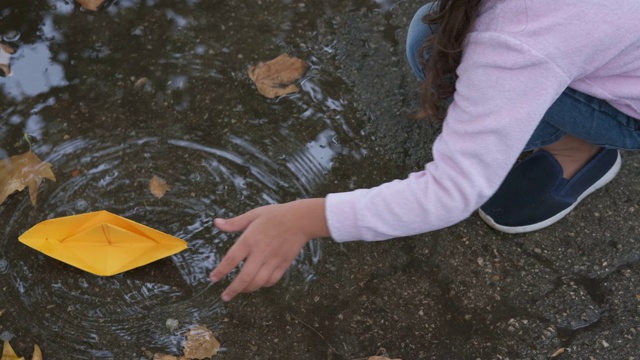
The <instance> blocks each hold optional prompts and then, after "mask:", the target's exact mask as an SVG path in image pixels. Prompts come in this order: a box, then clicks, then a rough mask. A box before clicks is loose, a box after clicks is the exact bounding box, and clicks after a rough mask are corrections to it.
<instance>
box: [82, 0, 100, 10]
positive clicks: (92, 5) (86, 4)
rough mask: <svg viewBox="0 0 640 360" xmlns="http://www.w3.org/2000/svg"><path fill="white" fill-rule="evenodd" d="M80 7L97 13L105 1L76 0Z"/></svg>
mask: <svg viewBox="0 0 640 360" xmlns="http://www.w3.org/2000/svg"><path fill="white" fill-rule="evenodd" d="M76 1H77V2H78V4H80V6H82V7H83V8H85V9H87V10H92V11H97V10H98V9H99V8H100V5H102V3H104V2H105V0H76Z"/></svg>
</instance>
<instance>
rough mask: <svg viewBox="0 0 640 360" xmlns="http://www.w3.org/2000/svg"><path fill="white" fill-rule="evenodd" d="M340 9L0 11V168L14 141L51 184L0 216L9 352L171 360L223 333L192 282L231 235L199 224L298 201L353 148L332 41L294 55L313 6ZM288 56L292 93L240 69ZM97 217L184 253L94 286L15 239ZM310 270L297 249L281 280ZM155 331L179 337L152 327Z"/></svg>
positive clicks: (311, 22)
mask: <svg viewBox="0 0 640 360" xmlns="http://www.w3.org/2000/svg"><path fill="white" fill-rule="evenodd" d="M267 3H268V4H267ZM342 3H343V2H340V1H335V2H331V4H329V5H330V6H329V5H327V4H317V5H313V4H310V3H309V4H304V5H305V6H300V5H299V4H296V3H293V2H290V1H269V2H266V3H264V2H263V3H262V4H259V6H258V5H256V4H248V3H246V2H244V3H243V2H238V1H230V2H222V1H213V0H212V1H196V0H192V1H183V2H172V1H163V0H141V1H135V0H121V1H117V2H112V3H111V6H109V7H107V8H106V9H105V10H103V11H101V12H98V13H91V12H88V11H82V10H80V9H78V7H77V6H76V5H75V4H74V3H73V2H70V1H69V2H61V1H57V0H49V1H42V0H40V1H33V2H31V1H29V2H23V1H10V2H6V3H3V4H2V5H0V17H1V20H2V21H1V22H0V32H2V33H3V34H5V40H4V41H5V42H13V43H15V44H16V46H17V51H16V53H15V54H11V56H9V57H8V59H7V60H6V61H8V63H9V65H10V67H11V69H12V72H13V76H12V77H8V78H0V92H1V93H2V94H3V96H0V144H2V145H0V154H1V155H15V154H17V153H19V152H24V151H26V150H27V149H28V147H27V145H26V144H25V143H24V142H21V141H20V139H21V138H22V136H23V133H24V132H26V133H28V134H29V136H30V137H31V138H32V139H33V141H32V144H33V145H32V146H33V147H32V149H33V151H34V152H36V153H37V154H38V155H39V156H40V157H41V158H43V159H44V160H45V161H48V162H50V163H52V164H53V170H54V172H55V174H56V177H57V179H58V181H57V182H56V183H52V182H45V183H44V184H43V186H42V188H41V190H40V193H39V195H38V205H37V206H36V207H32V206H31V204H30V202H29V200H28V197H27V196H25V195H26V194H16V195H13V196H12V197H10V199H9V200H8V201H7V202H6V203H5V204H3V205H2V206H0V225H1V226H0V228H1V229H2V230H1V231H2V237H0V272H2V275H1V276H0V286H1V287H2V288H3V289H4V290H3V292H2V293H0V299H2V303H3V304H6V306H7V307H8V308H9V311H8V312H7V313H5V314H4V315H3V324H6V325H5V328H8V329H10V330H11V332H12V333H14V334H16V340H17V341H21V339H22V340H23V341H25V342H27V343H28V342H31V343H33V342H37V343H38V344H39V345H40V346H41V347H42V348H43V349H45V348H48V349H49V351H50V352H49V353H50V354H51V352H55V351H56V350H55V349H65V350H64V352H65V355H64V356H66V357H65V358H67V359H70V358H130V357H131V354H133V353H136V352H137V351H139V349H140V348H141V347H143V346H144V347H147V348H151V349H154V350H155V349H157V350H159V351H163V352H172V353H179V352H180V349H179V347H180V345H181V340H182V339H183V334H184V332H185V331H186V329H188V328H189V327H190V326H193V325H196V324H202V325H207V326H208V327H209V328H211V329H216V328H218V327H219V326H221V325H220V319H221V317H222V314H223V313H224V311H225V309H224V306H223V304H221V303H220V302H219V301H218V300H217V299H218V298H219V295H220V293H221V291H222V288H221V287H220V286H211V285H210V284H209V281H208V279H207V276H208V273H209V271H211V269H212V268H213V267H214V266H215V265H216V264H217V263H218V262H219V261H220V258H221V256H222V254H224V252H225V251H226V250H227V249H228V248H229V247H230V246H231V244H232V243H233V241H234V240H235V237H236V235H235V234H225V233H221V232H219V231H218V230H217V229H215V228H214V226H213V223H212V220H213V218H215V217H218V216H222V217H227V216H234V215H237V214H240V213H242V212H244V211H246V210H249V209H251V208H253V207H256V206H260V205H265V204H272V203H280V202H285V201H289V200H293V199H296V198H301V197H308V196H314V195H316V192H317V191H318V190H319V188H321V187H322V186H323V185H324V184H325V183H326V179H327V175H328V174H329V172H330V171H331V168H332V167H333V164H334V162H335V159H336V158H337V157H339V156H341V157H348V158H351V159H358V158H360V157H361V156H362V155H363V154H364V152H365V150H364V149H362V148H361V147H359V146H358V145H356V144H353V143H352V142H350V141H349V140H350V139H351V138H352V137H353V136H354V134H357V133H358V131H359V130H358V126H359V125H358V123H357V122H356V121H355V120H354V118H355V116H354V115H353V114H354V113H355V111H354V109H353V108H352V107H351V105H350V104H349V100H348V98H347V96H348V91H347V90H348V87H346V86H345V84H344V83H342V81H341V80H340V79H338V78H337V77H336V76H335V74H334V72H335V69H334V68H333V67H332V66H333V65H332V64H333V62H334V60H335V59H333V58H332V57H333V56H335V55H334V54H333V50H332V43H331V41H332V40H328V42H327V41H326V40H318V42H317V43H313V44H312V43H310V41H311V40H310V39H313V36H314V34H315V32H316V30H315V27H316V21H317V20H318V18H320V17H321V16H322V15H323V14H324V12H325V11H327V9H331V8H332V7H333V8H336V9H337V8H338V7H340V6H346V7H350V6H354V4H346V5H342ZM358 4H359V2H358ZM267 5H268V6H267ZM370 5H371V3H370V2H369V1H367V2H366V4H363V6H366V7H369V6H370ZM325 6H329V7H325ZM335 11H339V10H335ZM274 17H277V18H278V19H279V22H278V23H274V22H273V19H274ZM247 29H249V30H247ZM247 31H251V32H252V36H247ZM291 44H294V45H295V46H296V47H297V46H298V45H300V49H301V50H299V54H298V55H299V56H300V57H301V58H304V59H305V60H306V61H307V62H308V63H309V65H310V70H309V71H308V73H307V74H306V75H305V78H304V79H303V80H302V81H301V88H302V91H301V92H300V93H299V94H294V95H291V96H286V97H283V98H280V99H276V100H267V99H265V98H263V97H261V96H260V95H258V94H257V93H256V92H255V89H254V88H253V85H252V84H251V83H250V81H249V80H248V78H247V76H246V69H247V67H248V65H250V64H252V63H255V62H257V61H260V60H267V59H268V58H269V57H270V56H271V54H273V53H280V52H286V51H293V49H292V48H291V46H293V45H291ZM312 49H319V50H317V51H315V52H314V51H313V50H312ZM5 58H7V56H5ZM2 59H3V58H0V61H5V60H2ZM153 175H158V176H160V177H162V178H163V179H165V180H166V181H167V182H168V183H169V184H170V185H171V190H170V191H169V192H168V193H167V194H166V195H165V196H164V197H163V198H161V199H156V198H155V197H153V195H152V194H151V193H150V192H149V191H148V184H149V179H150V178H151V177H152V176H153ZM101 209H106V210H109V211H111V212H113V213H116V214H118V215H122V216H125V217H127V218H130V219H132V220H134V221H137V222H140V223H143V224H145V225H148V226H151V227H154V228H156V229H158V230H160V231H163V232H167V233H169V234H172V235H174V236H177V237H180V238H182V239H184V240H186V241H187V242H188V245H189V248H188V249H187V250H185V251H183V252H181V253H179V254H177V255H174V256H172V257H170V258H167V259H163V260H160V261H157V262H154V263H152V264H149V265H147V266H144V267H142V268H139V269H134V270H132V271H129V272H126V273H123V274H119V275H116V276H113V277H108V278H104V277H97V276H93V275H91V274H88V273H85V272H83V271H80V270H78V269H75V268H73V267H70V266H68V265H65V264H63V263H60V262H59V261H56V260H53V259H51V258H49V257H46V256H44V255H42V254H40V253H37V252H35V251H33V250H32V249H30V248H27V247H26V246H24V245H22V244H20V243H18V242H17V237H18V236H19V235H20V234H21V233H22V232H24V231H26V230H27V229H28V228H30V227H31V226H33V225H34V224H35V223H37V222H39V221H42V220H45V219H50V218H54V217H61V216H67V215H74V214H80V213H85V212H90V211H96V210H101ZM321 256H322V249H321V246H320V242H316V241H312V242H311V243H309V245H308V246H307V247H306V248H305V249H303V251H301V253H300V255H299V256H298V258H297V259H296V261H295V264H294V266H292V268H291V270H290V271H289V272H288V273H287V275H286V278H285V280H284V281H285V282H286V281H298V282H305V281H307V282H308V281H311V280H312V279H313V278H314V277H315V276H316V275H315V274H316V269H315V266H316V264H317V262H318V261H319V260H320V258H321ZM232 276H233V274H232ZM240 301H241V300H240ZM168 318H174V319H177V320H178V321H179V324H180V326H179V328H177V329H175V330H169V329H167V327H166V325H165V324H166V320H167V319H168ZM32 340H33V341H32ZM59 356H62V355H59ZM51 358H55V355H51Z"/></svg>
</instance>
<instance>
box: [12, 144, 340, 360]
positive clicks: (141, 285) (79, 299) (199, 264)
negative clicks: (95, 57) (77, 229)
mask: <svg viewBox="0 0 640 360" xmlns="http://www.w3.org/2000/svg"><path fill="white" fill-rule="evenodd" d="M285 135H286V134H285ZM327 137H329V138H330V134H329V133H326V132H325V133H322V134H320V135H319V136H318V138H317V141H314V142H312V143H311V144H308V145H307V146H303V147H302V149H298V150H297V151H296V150H293V149H292V151H291V154H288V155H286V156H282V157H281V158H280V159H279V160H278V161H274V160H271V159H270V157H269V156H266V155H265V154H263V153H261V152H260V151H259V150H258V149H256V148H255V147H253V146H251V145H250V144H249V143H248V142H247V141H245V140H243V139H241V138H240V137H235V136H229V137H228V139H229V149H221V148H215V147H211V146H208V145H204V144H203V143H200V142H197V141H195V140H193V139H190V140H184V139H172V138H160V137H143V138H136V139H130V140H126V141H124V142H120V143H119V144H117V145H113V144H106V143H105V142H104V139H101V140H95V139H89V138H80V139H74V140H68V141H67V142H65V143H63V144H61V145H59V146H56V147H54V148H51V149H50V153H49V155H48V156H46V158H45V159H46V161H49V162H51V163H52V164H53V167H54V170H55V172H56V175H57V177H58V182H56V183H53V182H48V181H45V182H44V183H43V186H42V187H41V191H40V194H39V196H38V205H37V206H36V207H32V206H31V204H30V202H29V200H28V196H26V194H20V193H19V194H15V195H13V196H12V197H11V198H10V199H9V201H8V202H7V203H6V204H5V205H3V207H0V219H3V221H4V220H6V222H5V223H4V224H3V225H4V226H3V232H4V236H3V237H2V242H1V243H0V254H1V255H0V258H1V259H2V260H3V262H4V263H5V266H4V267H3V269H2V270H3V271H4V272H3V274H2V275H0V276H2V278H3V280H2V283H3V287H4V289H3V292H2V295H0V297H2V298H3V303H4V304H7V306H9V307H10V309H7V310H8V314H5V317H7V316H9V317H11V316H16V317H20V321H19V322H20V323H22V324H24V329H22V328H18V329H12V331H17V332H20V331H24V332H26V333H28V334H30V335H32V336H33V337H35V338H40V339H42V343H41V344H40V345H41V346H45V347H48V348H61V347H64V348H65V353H67V356H68V358H87V357H92V358H122V356H125V355H127V354H129V355H130V349H132V348H135V347H136V346H137V347H141V346H145V347H147V348H150V349H160V350H162V351H165V352H173V353H179V352H180V349H179V347H180V346H181V339H183V334H184V333H185V332H186V331H187V329H188V328H189V327H190V326H193V325H198V324H202V325H206V326H208V327H209V328H211V329H216V328H217V327H218V326H219V321H220V320H221V316H222V314H223V313H224V307H223V305H222V303H221V302H220V301H219V296H220V293H221V291H222V286H213V285H210V283H209V281H208V274H209V272H210V271H211V270H212V269H213V268H214V266H215V265H216V264H217V263H218V262H219V260H220V259H221V256H222V255H223V254H224V252H225V251H226V250H227V249H228V247H229V246H230V245H231V243H232V242H233V239H234V237H235V235H229V234H225V233H222V232H219V231H218V230H216V229H215V228H214V226H213V221H212V220H213V218H214V217H217V216H233V215H237V214H239V213H241V212H243V211H246V210H248V209H250V208H252V207H255V206H259V205H264V204H269V203H274V202H281V201H283V200H286V199H283V198H282V197H283V196H288V195H287V193H290V194H292V195H291V196H292V197H293V196H294V195H293V194H296V195H297V196H305V194H306V192H307V191H308V189H311V188H313V186H314V184H313V183H305V181H306V180H307V179H321V178H322V176H323V174H324V173H325V172H326V170H327V168H326V166H328V165H329V164H328V163H327V162H326V159H327V157H329V158H330V157H331V156H330V154H329V152H330V150H328V149H329V148H328V147H327V146H326V144H325V142H326V141H330V140H328V139H326V138H327ZM292 144H293V145H295V144H296V143H295V142H293V143H292ZM314 144H315V145H314ZM317 149H327V150H322V151H317ZM47 150H49V149H47V147H46V146H45V147H41V148H39V149H38V148H37V149H34V151H36V152H37V153H46V152H47ZM322 159H325V160H322ZM153 175H157V176H159V177H161V178H163V179H165V180H166V181H167V183H169V184H170V186H171V189H170V191H169V192H167V193H166V195H165V196H164V197H162V198H161V199H157V198H155V197H154V196H153V195H152V194H151V193H150V191H149V190H148V184H149V180H150V178H151V177H152V176H153ZM318 181H319V180H318ZM283 194H284V195H283ZM102 209H106V210H109V211H111V212H113V213H115V214H118V215H121V216H124V217H127V218H129V219H131V220H134V221H137V222H140V223H142V224H145V225H147V226H150V227H153V228H156V229H158V230H160V231H163V232H166V233H169V234H172V235H174V236H177V237H179V238H182V239H184V240H185V241H187V243H188V249H186V250H184V251H182V252H181V253H179V254H177V255H174V256H171V257H169V258H166V259H162V260H159V261H156V262H154V263H152V264H149V265H147V266H144V267H141V268H138V269H134V270H131V271H128V272H125V273H122V274H118V275H115V276H112V277H99V276H94V275H92V274H89V273H86V272H84V271H82V270H79V269H76V268H73V267H71V266H69V265H66V264H64V263H61V262H59V261H57V260H55V259H52V258H50V257H48V256H46V255H43V254H41V253H39V252H36V251H35V250H33V249H31V248H29V247H27V246H24V245H23V244H21V243H19V242H18V241H17V238H18V236H19V235H20V234H21V233H23V232H24V231H26V230H27V229H28V228H29V227H31V226H33V225H35V224H36V223H37V222H39V221H42V220H45V219H51V218H56V217H62V216H68V215H74V214H81V213H86V212H91V211H97V210H102ZM320 254H321V252H320V247H319V244H317V243H316V242H315V241H312V242H311V243H310V244H309V245H308V246H307V247H306V248H305V249H304V251H302V252H301V254H300V256H299V257H298V258H297V259H296V262H295V266H292V268H291V271H290V272H289V274H288V276H295V277H299V278H301V279H302V281H307V280H310V279H311V278H313V276H314V273H313V264H314V263H316V262H317V261H318V259H319V257H320ZM151 279H154V280H155V281H151ZM170 318H171V319H177V320H178V321H179V324H180V327H179V328H178V329H175V330H174V331H171V330H169V329H168V328H167V327H166V325H165V323H166V320H167V319H170ZM14 335H16V339H19V338H20V337H19V336H18V334H14ZM106 344H111V345H112V344H122V347H121V348H115V349H114V348H112V347H109V346H108V345H106ZM125 350H127V351H128V352H127V353H126V354H123V353H121V352H120V351H125Z"/></svg>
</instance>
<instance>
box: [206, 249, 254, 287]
mask: <svg viewBox="0 0 640 360" xmlns="http://www.w3.org/2000/svg"><path fill="white" fill-rule="evenodd" d="M247 256H249V249H248V248H247V247H245V246H243V245H242V242H240V241H238V242H236V243H235V244H234V245H233V246H232V247H231V249H229V252H227V254H226V255H225V256H224V257H223V258H222V261H220V263H219V264H218V266H216V268H215V269H213V271H212V272H211V274H209V279H210V280H211V281H212V282H217V281H220V279H222V278H223V277H225V276H227V274H228V273H230V272H231V270H233V269H234V268H235V267H236V266H238V265H239V264H240V262H241V261H242V260H244V259H245V258H246V257H247Z"/></svg>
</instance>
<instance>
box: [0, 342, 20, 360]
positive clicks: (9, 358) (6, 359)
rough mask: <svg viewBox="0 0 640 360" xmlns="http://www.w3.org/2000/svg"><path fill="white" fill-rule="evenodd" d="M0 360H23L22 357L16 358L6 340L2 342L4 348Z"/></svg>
mask: <svg viewBox="0 0 640 360" xmlns="http://www.w3.org/2000/svg"><path fill="white" fill-rule="evenodd" d="M0 360H24V358H23V357H18V355H16V352H15V351H13V348H12V347H11V344H9V342H8V341H7V340H5V341H4V346H3V347H2V359H0Z"/></svg>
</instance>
